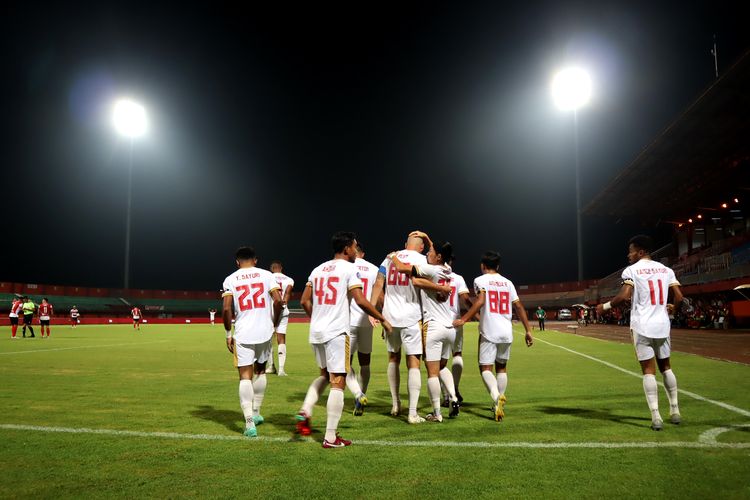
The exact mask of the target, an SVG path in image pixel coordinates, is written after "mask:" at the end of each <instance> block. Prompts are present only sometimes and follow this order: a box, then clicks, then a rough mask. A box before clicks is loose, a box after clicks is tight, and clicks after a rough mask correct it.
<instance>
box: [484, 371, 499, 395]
mask: <svg viewBox="0 0 750 500" xmlns="http://www.w3.org/2000/svg"><path fill="white" fill-rule="evenodd" d="M482 381H483V382H484V386H485V387H486V388H487V392H489V393H490V397H491V398H492V401H493V403H497V398H498V396H500V393H499V392H497V379H496V378H495V375H494V374H493V373H492V371H491V370H485V371H483V372H482Z"/></svg>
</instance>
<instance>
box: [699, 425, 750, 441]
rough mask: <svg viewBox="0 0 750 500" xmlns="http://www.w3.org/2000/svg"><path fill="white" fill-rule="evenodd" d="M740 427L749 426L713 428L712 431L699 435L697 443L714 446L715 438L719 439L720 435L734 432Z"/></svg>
mask: <svg viewBox="0 0 750 500" xmlns="http://www.w3.org/2000/svg"><path fill="white" fill-rule="evenodd" d="M742 427H750V424H735V425H730V426H727V427H714V428H713V429H709V430H707V431H706V432H703V433H701V435H700V436H698V441H700V442H701V443H707V444H714V443H716V442H717V441H716V438H717V437H719V435H720V434H724V433H725V432H729V431H734V430H737V429H740V428H742Z"/></svg>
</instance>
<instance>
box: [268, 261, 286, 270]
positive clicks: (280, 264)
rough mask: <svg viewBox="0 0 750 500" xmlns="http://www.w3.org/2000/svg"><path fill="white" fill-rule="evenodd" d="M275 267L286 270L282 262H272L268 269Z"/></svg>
mask: <svg viewBox="0 0 750 500" xmlns="http://www.w3.org/2000/svg"><path fill="white" fill-rule="evenodd" d="M273 266H279V267H280V268H282V269H283V268H284V265H283V264H282V263H281V261H280V260H272V261H271V264H270V265H269V266H268V267H273Z"/></svg>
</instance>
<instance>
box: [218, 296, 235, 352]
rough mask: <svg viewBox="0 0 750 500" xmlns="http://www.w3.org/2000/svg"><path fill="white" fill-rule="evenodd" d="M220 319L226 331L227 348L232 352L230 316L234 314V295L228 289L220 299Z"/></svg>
mask: <svg viewBox="0 0 750 500" xmlns="http://www.w3.org/2000/svg"><path fill="white" fill-rule="evenodd" d="M222 302H223V303H222V307H221V320H222V322H223V323H224V330H226V332H227V349H229V352H234V338H232V317H233V316H234V311H233V307H234V297H233V296H232V293H231V292H229V291H225V292H224V295H223V299H222Z"/></svg>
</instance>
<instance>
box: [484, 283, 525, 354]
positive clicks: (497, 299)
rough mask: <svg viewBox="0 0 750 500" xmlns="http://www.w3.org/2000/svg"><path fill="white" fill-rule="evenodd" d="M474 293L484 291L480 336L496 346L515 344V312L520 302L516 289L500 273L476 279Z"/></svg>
mask: <svg viewBox="0 0 750 500" xmlns="http://www.w3.org/2000/svg"><path fill="white" fill-rule="evenodd" d="M474 291H475V292H476V293H477V294H479V293H480V292H482V291H484V293H485V296H484V305H483V306H482V310H481V312H480V313H479V334H480V335H481V336H482V337H484V338H485V339H487V340H489V341H490V342H495V343H496V344H499V343H505V342H513V323H512V322H511V319H512V318H513V311H512V309H511V304H513V303H514V302H516V301H517V300H518V294H517V293H516V287H515V286H513V283H511V282H510V280H509V279H507V278H505V277H504V276H502V275H501V274H499V273H487V274H483V275H481V276H479V277H478V278H475V279H474Z"/></svg>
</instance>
